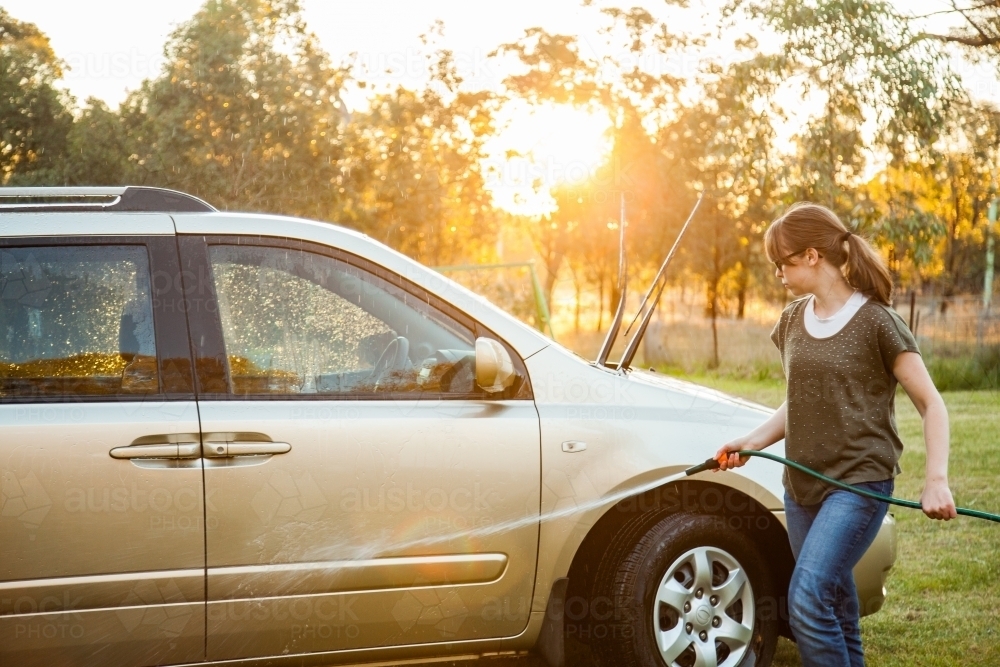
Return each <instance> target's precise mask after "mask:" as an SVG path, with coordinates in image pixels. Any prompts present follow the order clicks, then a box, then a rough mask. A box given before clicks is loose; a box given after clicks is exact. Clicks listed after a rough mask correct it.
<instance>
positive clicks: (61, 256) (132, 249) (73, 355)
mask: <svg viewBox="0 0 1000 667" xmlns="http://www.w3.org/2000/svg"><path fill="white" fill-rule="evenodd" d="M159 389H160V387H159V377H158V371H157V363H156V344H155V335H154V329H153V307H152V298H151V290H150V273H149V257H148V254H147V251H146V248H145V246H142V245H121V246H41V247H5V248H0V398H7V397H16V398H25V397H29V398H30V397H58V396H65V397H72V396H120V395H134V394H149V393H157V392H158V391H159Z"/></svg>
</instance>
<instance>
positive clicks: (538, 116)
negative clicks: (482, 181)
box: [487, 103, 611, 215]
mask: <svg viewBox="0 0 1000 667" xmlns="http://www.w3.org/2000/svg"><path fill="white" fill-rule="evenodd" d="M504 115H505V116H506V119H507V121H508V122H507V124H506V126H505V127H504V129H503V130H502V131H501V132H500V133H499V134H498V135H497V136H496V138H495V139H494V140H492V141H491V142H490V143H489V146H488V151H489V155H490V159H489V165H488V169H487V171H488V173H489V183H488V188H489V189H490V190H491V191H492V193H493V197H494V199H495V200H496V202H497V204H498V205H499V206H501V207H503V208H504V209H506V210H508V211H510V212H512V213H518V214H523V215H543V214H545V213H550V212H552V211H553V210H555V208H556V206H555V201H554V200H553V199H552V194H551V190H552V188H553V187H555V186H557V185H559V184H561V183H583V182H585V181H587V180H588V179H589V178H591V177H592V176H593V174H594V172H595V170H596V169H597V168H598V167H599V166H600V165H601V163H602V161H603V160H604V158H605V157H606V156H607V154H608V152H609V151H610V149H611V140H610V139H609V138H608V136H607V130H608V128H609V127H610V121H609V119H608V117H607V116H606V115H605V114H602V113H600V112H595V111H590V110H587V109H581V108H578V107H574V106H571V105H568V104H544V105H529V104H527V103H510V104H508V105H507V108H505V109H504Z"/></svg>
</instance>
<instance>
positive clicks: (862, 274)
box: [764, 202, 893, 306]
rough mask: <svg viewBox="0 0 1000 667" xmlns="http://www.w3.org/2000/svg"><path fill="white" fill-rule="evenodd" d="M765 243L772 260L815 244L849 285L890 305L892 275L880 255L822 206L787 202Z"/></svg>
mask: <svg viewBox="0 0 1000 667" xmlns="http://www.w3.org/2000/svg"><path fill="white" fill-rule="evenodd" d="M764 247H765V249H766V250H767V257H768V259H770V260H771V261H774V260H775V259H778V258H779V257H788V256H789V255H793V254H796V253H799V252H802V251H803V250H805V249H806V248H815V249H816V250H817V251H818V252H819V253H820V255H822V256H823V257H825V258H826V260H827V261H828V262H830V263H831V264H833V265H834V266H836V267H838V268H840V270H841V271H843V273H844V278H845V279H846V280H847V282H848V284H850V286H851V287H853V288H854V289H856V290H858V291H859V292H862V293H864V294H866V295H867V296H868V297H869V298H871V299H874V300H875V301H878V302H879V303H883V304H885V305H887V306H891V305H892V294H893V285H892V275H891V274H890V273H889V269H888V267H886V265H885V262H884V261H883V260H882V257H881V255H879V254H878V252H877V251H876V250H875V248H873V247H872V246H871V244H870V243H868V241H866V240H865V239H864V238H862V237H861V236H858V235H857V234H855V233H854V232H852V231H850V230H849V229H847V227H846V226H844V223H842V222H841V221H840V218H838V217H837V214H836V213H834V212H833V211H831V210H830V209H828V208H826V207H825V206H820V205H819V204H813V203H810V202H798V203H796V204H793V205H792V206H790V207H789V208H788V210H787V211H785V212H784V213H783V214H782V215H781V217H779V218H778V219H777V220H775V221H774V222H772V223H771V225H770V227H768V228H767V232H765V234H764Z"/></svg>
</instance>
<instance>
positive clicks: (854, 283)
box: [844, 233, 893, 306]
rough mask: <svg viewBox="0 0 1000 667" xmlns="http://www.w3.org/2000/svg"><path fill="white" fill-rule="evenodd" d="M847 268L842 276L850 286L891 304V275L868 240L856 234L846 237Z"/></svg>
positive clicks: (888, 304) (886, 303)
mask: <svg viewBox="0 0 1000 667" xmlns="http://www.w3.org/2000/svg"><path fill="white" fill-rule="evenodd" d="M847 249H848V252H847V269H846V270H845V271H844V277H845V278H846V279H847V282H848V283H850V285H851V287H853V288H854V289H856V290H858V291H859V292H863V293H864V294H867V295H868V296H869V297H870V298H872V299H875V300H876V301H878V302H880V303H884V304H885V305H887V306H891V305H892V294H893V285H892V275H891V274H890V273H889V269H888V268H887V267H886V265H885V262H884V261H882V256H881V255H879V254H878V253H877V252H876V251H875V249H874V248H873V247H872V246H871V244H870V243H868V241H866V240H865V239H863V238H861V237H860V236H858V235H857V234H853V233H852V234H851V235H850V236H848V237H847Z"/></svg>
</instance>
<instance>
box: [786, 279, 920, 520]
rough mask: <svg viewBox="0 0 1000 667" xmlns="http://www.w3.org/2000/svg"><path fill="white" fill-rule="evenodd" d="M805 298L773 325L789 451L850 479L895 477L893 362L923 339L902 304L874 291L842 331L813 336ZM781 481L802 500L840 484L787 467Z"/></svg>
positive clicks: (899, 446)
mask: <svg viewBox="0 0 1000 667" xmlns="http://www.w3.org/2000/svg"><path fill="white" fill-rule="evenodd" d="M807 299H808V297H806V298H804V299H798V300H796V301H793V302H792V303H790V304H789V305H788V307H786V308H785V310H784V311H783V312H782V313H781V318H780V319H779V320H778V323H777V324H776V325H775V327H774V330H773V331H772V332H771V340H772V341H774V344H775V345H776V346H777V347H778V351H779V352H780V353H781V366H782V369H783V370H784V373H785V381H786V384H787V408H788V416H787V420H786V422H785V453H786V455H787V456H788V458H790V459H791V460H793V461H796V462H797V463H801V464H802V465H804V466H807V467H809V468H812V469H813V470H815V471H817V472H820V473H822V474H824V475H826V476H827V477H830V478H833V479H836V480H839V481H841V482H844V483H846V484H857V483H859V482H876V481H879V480H883V479H889V478H890V477H895V476H896V475H897V474H899V473H900V472H901V470H900V468H899V457H900V455H901V454H902V453H903V443H902V441H901V440H900V439H899V433H898V432H897V430H896V417H895V405H894V398H895V395H896V378H895V376H894V375H893V374H892V367H893V364H894V363H895V361H896V357H898V356H899V354H900V353H902V352H918V353H919V349H918V348H917V342H916V340H915V339H914V337H913V334H912V333H910V330H909V328H908V327H907V326H906V323H905V322H903V319H902V318H901V317H900V316H899V315H898V314H897V313H896V311H894V310H893V309H892V308H890V307H889V306H885V305H882V304H880V303H878V302H876V301H873V300H871V299H869V300H868V301H866V302H865V303H864V304H863V305H862V306H861V308H860V309H859V310H858V312H857V313H855V314H854V317H852V318H851V319H850V320H849V321H848V322H847V323H846V324H845V325H844V326H843V328H842V329H841V330H840V331H838V332H837V333H835V334H834V335H832V336H830V337H828V338H814V337H813V336H811V335H810V334H809V333H808V332H807V331H806V328H805V322H804V317H803V315H804V313H805V310H806V301H807ZM782 481H783V483H784V486H785V489H786V490H787V491H788V493H789V495H790V496H791V497H792V499H794V500H795V502H797V503H799V504H800V505H814V504H816V503H819V502H821V501H822V500H823V498H825V497H826V494H827V493H829V492H830V491H832V490H833V489H834V487H833V486H831V485H829V484H826V483H824V482H821V481H820V480H817V479H815V478H814V477H811V476H809V475H806V474H805V473H802V472H799V471H797V470H793V469H791V468H788V467H786V468H785V471H784V475H783V477H782Z"/></svg>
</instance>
